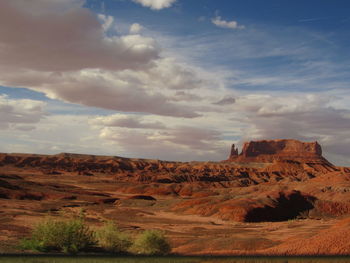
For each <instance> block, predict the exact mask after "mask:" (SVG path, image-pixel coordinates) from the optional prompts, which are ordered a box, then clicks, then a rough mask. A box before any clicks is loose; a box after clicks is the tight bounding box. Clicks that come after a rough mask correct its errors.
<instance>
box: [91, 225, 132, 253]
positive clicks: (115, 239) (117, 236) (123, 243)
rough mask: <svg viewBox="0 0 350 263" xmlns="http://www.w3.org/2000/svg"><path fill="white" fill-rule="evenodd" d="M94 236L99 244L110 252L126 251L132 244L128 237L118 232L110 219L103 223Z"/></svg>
mask: <svg viewBox="0 0 350 263" xmlns="http://www.w3.org/2000/svg"><path fill="white" fill-rule="evenodd" d="M96 237H97V241H98V244H99V246H100V247H102V248H103V249H104V250H106V251H108V252H111V253H126V252H127V251H128V249H129V248H130V246H131V244H132V243H131V241H130V238H129V237H128V236H127V235H126V234H124V233H122V232H120V230H119V229H118V227H117V226H116V225H115V224H114V223H113V222H112V221H108V222H107V223H105V225H104V226H103V227H102V228H101V229H99V230H98V231H97V232H96Z"/></svg>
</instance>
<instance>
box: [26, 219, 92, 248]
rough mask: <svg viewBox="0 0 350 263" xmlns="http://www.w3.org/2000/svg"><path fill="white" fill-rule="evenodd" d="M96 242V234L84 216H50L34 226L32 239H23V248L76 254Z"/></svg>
mask: <svg viewBox="0 0 350 263" xmlns="http://www.w3.org/2000/svg"><path fill="white" fill-rule="evenodd" d="M95 244H96V240H95V234H94V232H93V231H91V230H90V229H89V227H88V226H87V225H86V224H85V222H84V220H83V219H82V218H79V219H72V220H67V221H58V220H53V219H51V218H48V219H46V220H44V221H43V222H41V223H39V224H38V225H36V226H35V227H34V229H33V232H32V236H31V238H30V239H24V240H22V241H21V248H23V249H29V250H37V251H41V252H48V251H60V252H64V253H69V254H76V253H78V252H79V251H84V250H88V249H89V248H91V247H92V246H94V245H95Z"/></svg>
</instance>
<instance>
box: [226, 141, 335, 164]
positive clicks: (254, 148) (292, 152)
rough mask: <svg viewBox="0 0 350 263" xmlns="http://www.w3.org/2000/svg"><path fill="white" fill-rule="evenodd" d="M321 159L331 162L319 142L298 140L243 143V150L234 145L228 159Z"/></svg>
mask: <svg viewBox="0 0 350 263" xmlns="http://www.w3.org/2000/svg"><path fill="white" fill-rule="evenodd" d="M287 160H293V161H299V162H308V161H320V162H325V163H328V164H329V162H328V161H327V160H326V159H325V158H324V157H323V156H322V148H321V146H320V145H319V144H318V142H316V141H315V142H301V141H298V140H291V139H281V140H261V141H250V142H245V143H244V144H243V148H242V152H241V153H240V154H238V149H237V148H236V147H235V145H234V144H233V145H232V148H231V154H230V156H229V158H228V161H232V162H260V163H261V162H263V163H272V162H274V161H287Z"/></svg>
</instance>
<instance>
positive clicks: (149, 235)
mask: <svg viewBox="0 0 350 263" xmlns="http://www.w3.org/2000/svg"><path fill="white" fill-rule="evenodd" d="M170 250H171V249H170V245H169V243H168V241H167V240H166V238H165V236H164V234H163V233H162V232H160V231H156V230H146V231H144V232H143V233H142V234H140V235H139V236H138V237H137V238H136V240H135V243H134V245H133V251H135V252H136V253H138V254H143V255H166V254H169V252H170Z"/></svg>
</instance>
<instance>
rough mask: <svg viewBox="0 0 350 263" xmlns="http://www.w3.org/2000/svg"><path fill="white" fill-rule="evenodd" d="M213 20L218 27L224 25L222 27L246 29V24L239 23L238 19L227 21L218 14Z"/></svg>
mask: <svg viewBox="0 0 350 263" xmlns="http://www.w3.org/2000/svg"><path fill="white" fill-rule="evenodd" d="M211 22H212V23H213V24H214V25H216V26H218V27H222V28H230V29H244V28H245V26H243V25H238V22H237V21H234V20H232V21H226V20H223V19H222V18H221V17H220V16H216V17H214V18H213V19H212V20H211Z"/></svg>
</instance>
